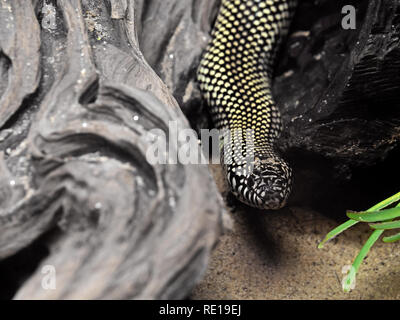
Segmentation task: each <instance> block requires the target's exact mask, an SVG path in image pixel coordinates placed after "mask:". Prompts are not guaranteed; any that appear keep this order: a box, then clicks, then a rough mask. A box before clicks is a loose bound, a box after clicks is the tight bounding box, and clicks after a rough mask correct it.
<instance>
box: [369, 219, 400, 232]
mask: <svg viewBox="0 0 400 320" xmlns="http://www.w3.org/2000/svg"><path fill="white" fill-rule="evenodd" d="M369 226H370V227H371V228H372V229H378V230H389V229H397V228H400V220H396V221H388V222H382V223H371V224H370V225H369Z"/></svg>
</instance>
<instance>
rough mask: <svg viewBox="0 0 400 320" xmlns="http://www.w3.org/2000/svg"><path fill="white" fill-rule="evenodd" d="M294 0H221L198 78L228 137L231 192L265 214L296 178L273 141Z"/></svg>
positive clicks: (224, 155)
mask: <svg viewBox="0 0 400 320" xmlns="http://www.w3.org/2000/svg"><path fill="white" fill-rule="evenodd" d="M295 6H296V1H294V0H267V1H263V0H259V1H257V0H247V1H246V0H222V3H221V7H220V10H219V13H218V17H217V20H216V23H215V26H214V29H213V31H212V40H211V42H210V43H209V45H208V47H207V49H206V52H205V53H204V55H203V58H202V60H201V62H200V66H199V69H198V74H197V79H198V81H199V83H200V89H201V91H202V94H203V96H204V98H205V99H206V100H207V102H208V105H209V106H210V110H211V115H212V119H213V121H214V124H215V125H216V127H217V128H218V129H223V130H225V131H227V132H229V133H230V135H229V137H230V138H229V139H227V140H224V142H223V143H222V148H221V149H222V150H221V151H222V152H221V160H222V164H223V168H224V171H225V173H226V177H227V180H228V182H229V185H230V188H231V190H232V192H233V194H234V195H235V196H236V197H237V198H238V199H239V200H241V201H242V202H244V203H246V204H248V205H250V206H253V207H256V208H260V209H279V208H281V207H282V206H284V205H285V203H286V201H287V198H288V196H289V194H290V191H291V185H292V173H291V169H290V167H289V166H288V164H287V163H286V162H285V161H284V160H283V159H282V158H281V157H280V156H279V155H278V153H277V152H276V151H275V149H274V144H275V142H276V140H277V138H278V137H279V135H280V133H281V130H282V124H281V118H280V113H279V110H278V108H277V107H276V105H275V102H274V100H273V97H272V93H271V78H272V72H273V67H274V62H275V56H276V54H277V52H278V50H279V46H280V43H281V42H282V40H283V39H284V37H285V35H286V34H287V32H288V29H289V25H290V20H291V17H292V15H293V11H294V9H295Z"/></svg>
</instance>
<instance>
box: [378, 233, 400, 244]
mask: <svg viewBox="0 0 400 320" xmlns="http://www.w3.org/2000/svg"><path fill="white" fill-rule="evenodd" d="M382 240H383V242H395V241H399V240H400V233H397V234H395V235H394V236H390V237H384V238H383V239H382Z"/></svg>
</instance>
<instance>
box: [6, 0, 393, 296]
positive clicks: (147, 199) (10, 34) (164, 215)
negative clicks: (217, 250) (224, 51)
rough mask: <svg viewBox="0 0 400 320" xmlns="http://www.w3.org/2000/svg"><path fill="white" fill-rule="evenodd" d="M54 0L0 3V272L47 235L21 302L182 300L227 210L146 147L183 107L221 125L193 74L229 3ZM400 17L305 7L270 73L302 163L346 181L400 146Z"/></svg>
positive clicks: (205, 177) (21, 281) (309, 1)
mask: <svg viewBox="0 0 400 320" xmlns="http://www.w3.org/2000/svg"><path fill="white" fill-rule="evenodd" d="M44 2H45V1H44V0H34V1H32V6H31V5H30V2H29V1H28V2H26V1H22V0H3V1H1V2H0V26H1V28H0V48H1V49H0V96H1V100H0V101H1V105H0V128H1V131H0V150H1V151H2V153H1V155H0V204H1V207H0V208H1V209H0V259H2V261H0V271H2V270H10V268H11V267H10V266H13V265H14V264H15V260H21V259H22V260H23V259H24V257H25V256H28V257H30V255H29V254H27V253H26V250H28V251H29V250H30V248H31V251H32V250H33V247H36V246H37V245H36V244H37V242H38V241H39V242H40V243H41V244H42V245H44V246H46V247H47V248H49V253H48V255H47V256H46V254H44V258H43V259H42V258H40V259H39V260H40V261H39V262H35V263H38V265H37V266H32V268H28V269H29V270H30V269H32V270H30V271H29V272H26V274H24V275H22V276H19V277H17V278H18V279H14V280H13V281H11V282H12V285H10V287H13V288H15V290H14V291H16V290H17V291H18V293H17V295H16V298H182V297H185V296H187V294H188V293H189V292H190V290H191V288H192V287H193V285H194V284H195V283H196V282H197V280H198V279H200V277H201V275H202V273H203V271H204V269H205V267H206V264H207V260H208V255H209V252H210V250H211V248H212V246H213V245H214V243H215V241H216V239H217V236H218V234H219V229H220V212H221V210H222V209H221V207H222V206H221V202H220V200H219V196H218V193H217V191H216V188H215V186H214V183H213V182H212V181H211V178H210V175H209V173H208V170H207V169H206V168H205V167H201V166H200V167H197V166H180V165H172V166H158V165H156V166H151V165H150V164H148V163H147V162H146V161H145V157H144V153H145V149H146V147H147V145H146V143H144V144H143V140H142V139H141V137H143V135H144V133H145V132H146V131H147V130H148V129H151V128H156V127H158V128H162V129H163V130H164V131H166V129H167V127H166V126H167V123H168V121H169V120H170V119H175V120H179V124H180V126H181V127H182V128H187V127H188V126H189V125H188V122H187V121H186V119H185V117H184V116H183V114H182V113H181V111H180V108H181V109H182V111H183V112H184V113H185V115H186V116H187V118H188V119H189V121H190V124H191V126H192V127H194V128H196V129H199V128H204V127H211V126H212V124H211V123H210V119H209V116H208V112H207V109H206V106H205V104H204V101H203V100H202V99H201V96H200V93H199V90H198V88H197V85H196V81H195V71H196V68H197V65H198V62H199V59H200V56H201V53H202V51H203V49H204V47H205V46H206V44H207V41H208V39H209V31H210V29H211V25H212V23H213V21H214V18H215V15H216V12H217V8H218V5H219V2H220V1H218V0H210V1H196V0H175V1H169V0H137V1H133V0H102V1H94V0H81V1H78V0H71V1H67V0H59V1H55V0H54V1H53V0H52V1H46V2H45V3H47V4H48V5H45V3H44ZM349 4H350V5H354V6H355V8H356V9H357V28H356V29H355V30H343V29H342V27H341V19H342V17H343V15H342V14H341V9H342V7H343V6H344V5H349ZM53 17H55V27H54V28H53V26H52V23H51V22H52V18H53ZM399 21H400V19H399V4H398V1H396V0H385V1H384V0H369V1H365V0H352V1H350V0H338V1H331V0H320V1H314V0H302V1H300V4H299V8H298V11H297V13H296V16H295V19H294V21H293V24H292V30H291V32H290V35H289V37H288V39H287V43H286V45H285V46H284V47H283V48H282V50H281V52H280V54H279V61H278V62H279V64H278V67H277V69H276V72H275V79H274V80H275V81H274V96H275V98H276V100H277V103H278V105H279V107H280V109H281V110H282V116H283V121H284V125H285V130H284V133H283V136H282V138H281V141H280V143H279V146H280V148H281V149H282V151H283V152H284V153H285V156H289V158H290V162H291V164H292V165H293V166H294V167H295V169H296V163H298V162H303V163H307V164H308V168H307V169H306V172H308V171H307V170H310V168H314V167H315V165H317V164H316V163H315V161H319V160H318V159H320V158H324V159H330V160H333V162H334V163H335V164H336V165H335V168H338V167H339V169H340V168H341V169H343V170H339V173H343V172H344V171H346V172H347V170H348V168H349V167H350V168H351V167H356V166H360V165H366V166H372V165H374V164H376V163H377V162H379V161H381V160H382V159H385V158H386V157H387V156H388V155H389V154H390V152H391V150H393V149H394V148H395V147H396V146H398V141H399V133H400V130H399V127H400V126H399V119H400V113H399V110H400V109H399V108H398V105H399V102H400V101H399V100H400V95H399V94H398V92H399V89H400V88H399V87H400V79H399V74H400V64H399V61H400V60H399V59H398V58H399V49H400V43H399V39H400V37H399V30H400V25H399ZM153 70H154V71H153ZM156 74H157V75H158V76H159V77H160V78H159V77H158V76H157V75H156ZM175 99H176V100H175ZM179 107H180V108H179ZM304 154H307V155H308V154H311V155H312V157H313V159H317V160H315V161H314V162H313V163H312V162H310V159H309V158H306V160H307V161H304ZM314 155H315V156H317V157H316V158H314ZM307 157H309V156H307ZM319 157H320V158H319ZM317 167H318V168H319V166H318V165H317ZM296 172H297V173H296ZM329 172H331V171H329ZM296 174H298V171H296V170H295V178H296ZM318 174H320V173H318ZM349 176H350V175H343V174H338V175H337V177H341V178H342V177H349ZM337 177H332V175H331V174H330V175H329V176H327V177H325V178H327V179H333V178H337ZM306 178H307V181H306V183H307V184H309V180H310V177H309V176H307V177H306ZM327 179H323V181H325V180H327ZM324 183H325V182H324ZM302 189H304V187H303V186H302ZM307 189H308V190H305V191H304V192H306V193H308V194H309V195H310V198H312V199H314V198H315V192H316V191H315V190H312V189H313V188H307ZM304 192H303V194H302V196H307V195H305V194H304ZM23 248H25V249H23ZM16 257H17V258H18V259H17V258H16ZM32 264H33V263H32ZM45 265H54V266H55V267H56V271H57V290H43V289H42V287H41V280H42V278H43V274H41V269H42V267H43V266H45ZM0 274H1V272H0ZM1 276H2V277H3V279H5V278H7V274H1V275H0V277H1ZM25 277H26V278H27V279H25ZM0 279H1V278H0ZM8 280H9V279H8ZM3 281H4V280H3ZM11 291H12V290H11ZM13 293H14V292H12V294H13ZM7 294H8V296H12V294H11V293H10V292H8V293H7Z"/></svg>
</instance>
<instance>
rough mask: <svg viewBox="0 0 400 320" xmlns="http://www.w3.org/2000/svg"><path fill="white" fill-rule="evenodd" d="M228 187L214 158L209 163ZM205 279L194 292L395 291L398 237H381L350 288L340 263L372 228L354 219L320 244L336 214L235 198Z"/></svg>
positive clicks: (328, 295) (371, 294)
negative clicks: (265, 206) (390, 240)
mask: <svg viewBox="0 0 400 320" xmlns="http://www.w3.org/2000/svg"><path fill="white" fill-rule="evenodd" d="M212 169H213V170H212V171H213V174H214V176H215V178H216V181H217V184H218V187H219V188H220V190H221V192H222V194H223V195H226V194H227V192H226V184H225V182H224V179H223V178H222V175H221V169H220V167H219V166H215V167H213V168H212ZM228 215H229V217H230V218H231V219H229V217H228V221H229V220H230V221H231V225H230V226H229V223H228V228H227V230H226V232H225V234H224V235H223V236H222V237H221V239H220V242H219V244H218V245H217V247H216V249H215V251H214V254H213V256H212V258H211V262H210V264H209V267H208V271H207V273H206V276H205V278H204V280H203V281H202V282H201V283H200V284H199V285H198V286H197V287H196V288H195V290H194V291H193V293H192V296H191V297H190V298H191V299H400V259H399V258H400V243H394V244H385V243H383V242H382V241H380V240H378V242H377V243H376V244H375V246H374V247H373V248H372V250H371V252H370V253H369V255H368V256H367V258H366V260H365V261H364V263H363V264H362V266H361V268H360V270H359V273H358V276H357V282H356V287H355V289H354V290H353V291H352V292H350V293H347V294H345V293H343V291H342V289H341V282H342V279H343V277H344V275H343V274H342V268H343V267H344V266H346V265H351V263H352V260H353V259H354V258H355V256H356V255H357V253H358V251H359V250H360V249H361V247H362V245H363V243H364V242H365V241H366V239H367V238H368V235H369V234H370V229H369V227H368V226H367V225H361V224H360V225H357V226H355V227H353V228H352V229H350V230H348V231H346V232H345V233H344V234H342V235H340V236H339V237H338V238H336V239H334V240H333V241H331V242H329V243H328V244H327V245H325V247H324V248H323V249H318V248H317V245H318V243H319V242H320V241H321V240H322V239H323V237H324V236H325V235H326V233H327V232H329V231H330V230H331V229H332V228H334V227H336V226H337V225H338V222H337V221H334V220H331V219H330V218H328V217H326V216H324V215H322V214H320V213H319V212H315V211H312V210H310V209H307V208H304V207H291V206H289V207H287V208H284V209H282V210H280V211H279V212H276V213H264V212H260V211H257V210H252V209H250V208H248V207H246V206H244V205H243V206H241V205H238V204H236V205H235V206H233V207H232V206H231V207H228Z"/></svg>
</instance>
